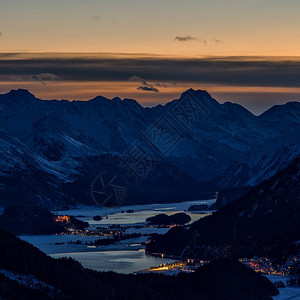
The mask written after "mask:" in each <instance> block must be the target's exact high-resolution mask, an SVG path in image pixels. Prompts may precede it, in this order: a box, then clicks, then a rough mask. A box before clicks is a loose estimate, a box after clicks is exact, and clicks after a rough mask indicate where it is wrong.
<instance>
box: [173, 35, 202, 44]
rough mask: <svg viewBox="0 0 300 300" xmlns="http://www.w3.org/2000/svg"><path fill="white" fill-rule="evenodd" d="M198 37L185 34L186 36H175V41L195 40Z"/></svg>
mask: <svg viewBox="0 0 300 300" xmlns="http://www.w3.org/2000/svg"><path fill="white" fill-rule="evenodd" d="M197 40H198V39H197V38H196V37H194V36H191V35H186V36H176V37H175V41H178V42H190V41H197Z"/></svg>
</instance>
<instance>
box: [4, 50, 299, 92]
mask: <svg viewBox="0 0 300 300" xmlns="http://www.w3.org/2000/svg"><path fill="white" fill-rule="evenodd" d="M44 70H47V71H48V72H49V73H51V74H57V75H58V76H59V77H62V78H63V79H64V80H65V81H125V80H127V79H128V78H131V79H130V80H135V81H136V82H138V83H140V85H143V86H147V85H151V84H150V83H153V84H154V83H157V82H159V83H164V84H166V85H168V83H169V85H170V86H171V85H175V84H176V83H175V82H177V83H179V82H180V83H185V82H194V83H197V82H199V83H203V84H205V83H209V84H216V85H235V86H270V87H277V86H278V87H300V80H299V78H300V58H291V57H286V58H283V57H215V58H212V57H209V58H199V59H193V58H192V59H176V58H174V59H173V58H165V57H162V56H155V57H149V56H146V57H143V56H141V55H136V56H134V55H132V56H122V55H119V56H118V55H115V54H114V55H112V54H111V55H109V54H103V55H98V56H96V55H92V54H90V55H84V54H82V55H81V54H74V56H71V55H69V56H66V57H64V56H58V55H56V56H55V54H53V57H51V56H49V55H48V56H46V55H45V57H41V54H40V55H39V56H38V55H37V54H30V55H29V54H26V56H25V55H24V54H11V53H10V54H5V53H0V76H1V78H2V80H3V77H5V78H11V77H12V76H17V77H21V76H27V77H28V74H35V75H36V74H37V75H39V77H40V74H47V73H44ZM133 74H138V75H139V76H136V75H134V76H132V75H133ZM132 77H133V78H132ZM40 78H41V80H43V81H45V80H46V79H45V78H44V77H43V76H42V77H40ZM144 78H147V80H145V79H144ZM35 79H37V78H35ZM53 80H54V79H53ZM170 80H171V81H170ZM145 83H146V84H145Z"/></svg>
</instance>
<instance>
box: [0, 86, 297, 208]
mask: <svg viewBox="0 0 300 300" xmlns="http://www.w3.org/2000/svg"><path fill="white" fill-rule="evenodd" d="M0 110H1V114H0V125H1V127H0V199H1V200H0V205H1V206H7V204H12V203H14V204H18V203H22V204H25V203H35V204H38V205H41V206H44V207H47V208H58V207H66V206H68V205H70V204H76V203H88V204H92V201H93V200H92V197H91V193H90V187H91V184H92V182H93V180H94V179H95V178H96V177H97V176H98V175H99V174H103V173H107V172H108V173H113V174H119V175H120V176H122V177H124V181H125V182H126V189H127V191H128V197H127V200H126V201H127V202H126V204H136V203H150V202H152V203H153V202H175V201H182V200H193V199H200V198H207V197H209V196H210V195H211V194H212V193H213V192H215V191H217V190H219V189H222V188H231V187H239V186H249V185H250V186H254V185H256V184H258V183H260V182H262V181H263V180H265V179H267V178H269V177H270V176H272V175H274V174H275V173H276V172H277V171H278V170H280V169H282V168H284V167H286V166H287V165H288V163H289V162H291V161H292V159H293V158H295V157H296V155H297V154H299V153H300V142H299V132H300V103H298V102H290V103H288V104H286V105H281V106H274V107H272V108H271V109H269V110H268V111H266V112H265V113H263V114H262V115H260V116H255V115H253V114H252V113H250V112H249V111H248V110H246V109H245V108H243V107H242V106H240V105H238V104H234V103H230V102H226V103H224V104H220V103H218V102H217V101H216V100H214V99H213V98H212V97H211V96H210V95H209V94H208V93H207V92H205V91H201V90H198V91H196V90H192V89H191V90H188V91H186V92H184V93H183V94H182V95H181V97H180V98H179V99H177V100H174V101H171V102H169V103H167V104H166V105H165V106H162V105H158V106H156V107H153V108H145V107H142V106H141V105H140V104H139V103H137V102H136V101H134V100H131V99H124V100H121V99H120V98H114V99H112V100H110V99H107V98H104V97H100V96H99V97H96V98H94V99H92V100H89V101H66V100H62V101H57V100H49V101H43V100H40V99H37V98H36V97H35V96H34V95H32V94H31V93H29V92H28V91H26V90H13V91H11V92H9V93H7V94H4V95H0ZM161 128H165V129H166V130H165V131H164V133H162V132H160V131H159V130H160V129H161ZM166 132H167V133H166ZM162 134H163V135H162ZM157 137H158V138H157ZM162 137H163V138H162ZM136 151H138V152H136ZM137 154H138V155H137ZM145 162H147V166H145ZM143 163H144V164H143ZM149 163H151V164H150V165H149ZM141 165H142V166H143V167H142V168H141Z"/></svg>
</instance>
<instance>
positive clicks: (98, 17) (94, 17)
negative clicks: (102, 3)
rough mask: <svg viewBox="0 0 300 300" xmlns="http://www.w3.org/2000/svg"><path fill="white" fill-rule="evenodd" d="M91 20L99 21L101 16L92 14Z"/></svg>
mask: <svg viewBox="0 0 300 300" xmlns="http://www.w3.org/2000/svg"><path fill="white" fill-rule="evenodd" d="M92 20H93V21H97V22H99V21H101V20H102V18H101V17H100V16H92Z"/></svg>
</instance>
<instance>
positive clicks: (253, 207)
mask: <svg viewBox="0 0 300 300" xmlns="http://www.w3.org/2000/svg"><path fill="white" fill-rule="evenodd" d="M298 240H300V156H298V157H297V158H296V159H295V160H294V161H293V162H292V163H291V164H290V165H289V166H288V167H287V168H285V169H284V170H282V171H280V172H278V173H277V174H276V175H275V176H273V177H272V178H270V179H268V180H266V181H264V182H263V183H262V184H260V185H258V186H257V187H256V188H254V189H253V190H251V191H250V192H249V193H248V194H246V195H245V196H243V197H242V198H240V199H239V200H237V201H234V202H232V203H230V204H228V205H226V206H224V207H223V208H221V209H220V210H219V211H218V212H216V213H214V214H213V215H212V216H209V217H206V218H204V219H201V220H199V221H198V222H195V223H194V224H193V225H192V226H191V228H190V229H184V228H175V229H171V230H170V231H169V232H168V233H167V234H165V235H164V236H161V237H158V238H156V241H153V242H152V243H150V244H148V245H147V251H149V252H160V253H161V252H162V253H167V254H173V255H183V256H186V257H198V258H199V257H200V258H216V257H228V256H230V257H232V256H233V257H244V256H255V255H262V256H275V257H276V256H283V255H288V254H295V253H296V249H295V244H294V243H295V241H298Z"/></svg>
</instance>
